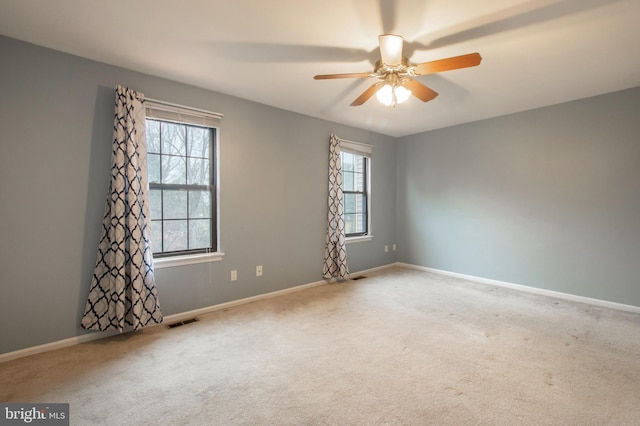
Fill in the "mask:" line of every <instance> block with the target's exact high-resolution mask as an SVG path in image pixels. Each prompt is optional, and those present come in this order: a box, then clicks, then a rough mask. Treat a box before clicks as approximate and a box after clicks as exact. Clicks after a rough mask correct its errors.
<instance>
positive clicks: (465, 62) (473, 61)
mask: <svg viewBox="0 0 640 426" xmlns="http://www.w3.org/2000/svg"><path fill="white" fill-rule="evenodd" d="M481 60H482V57H481V56H480V54H479V53H469V54H468V55H462V56H454V57H452V58H446V59H439V60H437V61H431V62H423V63H421V64H418V65H416V66H415V67H414V69H413V70H414V72H415V73H416V74H417V75H424V74H433V73H436V72H442V71H450V70H457V69H459V68H468V67H475V66H477V65H480V61H481Z"/></svg>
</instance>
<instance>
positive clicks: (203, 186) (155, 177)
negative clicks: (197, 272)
mask: <svg viewBox="0 0 640 426" xmlns="http://www.w3.org/2000/svg"><path fill="white" fill-rule="evenodd" d="M145 103H146V104H147V105H146V106H147V109H146V113H147V119H146V138H147V165H148V166H147V167H148V174H149V207H150V208H149V210H150V213H151V248H152V250H153V255H154V257H155V258H159V259H161V258H163V257H175V256H181V255H197V254H203V253H211V252H217V251H218V232H217V182H216V180H217V179H216V176H217V155H216V152H217V146H216V145H217V143H216V142H217V136H218V127H217V120H219V117H217V116H213V118H212V117H207V114H204V116H202V115H203V112H202V111H199V110H191V109H188V108H185V107H178V106H175V105H165V104H156V103H155V102H150V101H146V102H145ZM209 114H211V113H209ZM214 118H215V119H214ZM216 119H217V120H216ZM188 263H191V262H188Z"/></svg>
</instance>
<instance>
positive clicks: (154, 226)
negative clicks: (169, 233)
mask: <svg viewBox="0 0 640 426" xmlns="http://www.w3.org/2000/svg"><path fill="white" fill-rule="evenodd" d="M149 246H151V252H152V253H160V252H162V221H160V220H152V221H151V241H149Z"/></svg>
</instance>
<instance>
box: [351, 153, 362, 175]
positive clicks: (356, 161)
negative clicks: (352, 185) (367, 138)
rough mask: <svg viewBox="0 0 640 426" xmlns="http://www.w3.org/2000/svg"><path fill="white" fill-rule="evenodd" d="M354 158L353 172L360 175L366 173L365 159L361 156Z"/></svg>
mask: <svg viewBox="0 0 640 426" xmlns="http://www.w3.org/2000/svg"><path fill="white" fill-rule="evenodd" d="M353 157H354V158H353V171H355V172H358V173H362V172H364V157H362V156H360V155H354V156H353Z"/></svg>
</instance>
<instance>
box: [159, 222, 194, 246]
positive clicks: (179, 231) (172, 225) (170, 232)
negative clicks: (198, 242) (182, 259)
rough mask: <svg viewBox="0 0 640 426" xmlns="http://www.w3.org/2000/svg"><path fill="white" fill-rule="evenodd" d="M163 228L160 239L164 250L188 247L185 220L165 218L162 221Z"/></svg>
mask: <svg viewBox="0 0 640 426" xmlns="http://www.w3.org/2000/svg"><path fill="white" fill-rule="evenodd" d="M163 228H164V230H163V231H164V232H163V233H162V240H163V242H164V251H178V250H187V249H188V247H187V221H186V220H165V221H164V222H163Z"/></svg>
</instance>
